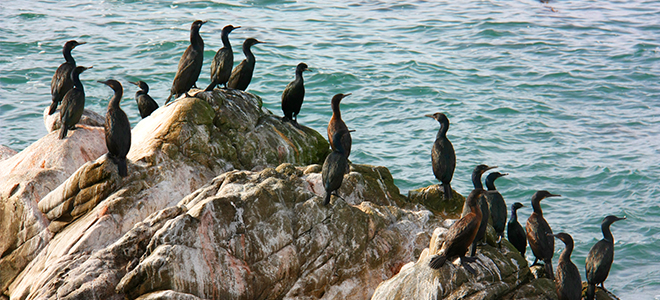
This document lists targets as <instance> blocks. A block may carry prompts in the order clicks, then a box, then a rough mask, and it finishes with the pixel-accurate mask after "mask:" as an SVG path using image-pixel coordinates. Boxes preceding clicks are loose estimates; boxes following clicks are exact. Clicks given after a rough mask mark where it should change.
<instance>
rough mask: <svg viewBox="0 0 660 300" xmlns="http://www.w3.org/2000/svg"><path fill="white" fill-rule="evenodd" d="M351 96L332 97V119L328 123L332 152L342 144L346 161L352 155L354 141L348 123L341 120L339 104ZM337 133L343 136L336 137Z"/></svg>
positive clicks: (338, 95) (339, 95)
mask: <svg viewBox="0 0 660 300" xmlns="http://www.w3.org/2000/svg"><path fill="white" fill-rule="evenodd" d="M349 95H351V94H350V93H348V94H336V95H334V96H333V97H332V101H331V102H330V104H331V106H332V117H331V118H330V122H328V141H329V142H330V147H331V148H332V150H337V147H338V145H339V143H341V147H342V149H344V152H345V155H346V159H348V157H349V156H350V155H351V145H352V143H353V140H352V139H351V133H350V131H349V130H348V127H347V126H346V123H344V120H342V119H341V111H340V110H339V103H340V102H341V100H342V99H344V98H346V97H348V96H349ZM336 133H341V135H336Z"/></svg>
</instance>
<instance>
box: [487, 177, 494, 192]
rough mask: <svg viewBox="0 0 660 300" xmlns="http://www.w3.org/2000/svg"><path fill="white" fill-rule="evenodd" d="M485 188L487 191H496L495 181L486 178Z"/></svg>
mask: <svg viewBox="0 0 660 300" xmlns="http://www.w3.org/2000/svg"><path fill="white" fill-rule="evenodd" d="M486 188H487V189H488V190H489V191H494V190H496V188H495V180H492V179H491V178H490V177H486Z"/></svg>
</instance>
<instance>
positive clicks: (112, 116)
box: [99, 79, 131, 177]
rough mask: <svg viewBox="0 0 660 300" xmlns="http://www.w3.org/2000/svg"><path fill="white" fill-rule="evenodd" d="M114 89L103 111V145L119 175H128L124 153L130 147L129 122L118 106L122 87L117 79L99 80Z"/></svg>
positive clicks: (122, 90)
mask: <svg viewBox="0 0 660 300" xmlns="http://www.w3.org/2000/svg"><path fill="white" fill-rule="evenodd" d="M99 82H100V83H103V84H105V85H107V86H109V87H110V88H112V90H113V91H114V95H113V96H112V98H111V99H110V102H109V103H108V111H107V112H106V113H105V124H104V128H105V145H106V146H107V148H108V157H109V158H110V159H111V160H112V161H113V162H114V163H115V164H116V165H117V171H118V173H119V176H121V177H126V176H127V175H128V167H127V165H126V154H128V151H129V150H130V149H131V123H130V122H129V121H128V117H126V114H125V113H124V111H123V110H122V109H121V107H119V104H120V102H121V97H122V96H123V95H124V88H123V87H122V86H121V83H119V81H117V80H114V79H110V80H106V81H99Z"/></svg>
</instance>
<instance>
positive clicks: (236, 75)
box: [227, 38, 265, 91]
mask: <svg viewBox="0 0 660 300" xmlns="http://www.w3.org/2000/svg"><path fill="white" fill-rule="evenodd" d="M260 43H265V42H262V41H259V40H257V39H254V38H249V39H246V40H245V42H243V54H245V59H244V60H243V61H241V63H240V64H238V66H236V68H234V70H233V71H231V76H230V77H229V82H228V83H227V87H228V88H230V89H237V90H242V91H245V90H246V89H247V87H248V85H250V81H252V73H253V72H254V64H255V62H256V60H255V58H254V54H252V50H251V48H252V45H256V44H260Z"/></svg>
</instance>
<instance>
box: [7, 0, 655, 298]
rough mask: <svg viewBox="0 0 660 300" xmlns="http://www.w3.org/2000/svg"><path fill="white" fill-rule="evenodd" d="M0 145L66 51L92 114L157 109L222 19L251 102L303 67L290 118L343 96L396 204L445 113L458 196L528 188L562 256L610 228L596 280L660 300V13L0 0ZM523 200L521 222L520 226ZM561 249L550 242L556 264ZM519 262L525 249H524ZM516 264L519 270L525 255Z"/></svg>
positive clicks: (33, 108) (16, 131)
mask: <svg viewBox="0 0 660 300" xmlns="http://www.w3.org/2000/svg"><path fill="white" fill-rule="evenodd" d="M0 19H1V20H2V21H1V22H0V50H1V51H0V144H2V145H6V146H8V147H10V148H12V149H14V150H17V151H20V150H22V149H24V148H25V147H27V146H28V145H30V144H31V143H33V142H34V141H36V140H38V139H39V138H41V137H42V136H44V135H45V134H46V130H45V128H44V125H43V120H42V114H43V111H44V109H45V108H46V107H47V106H48V105H49V104H50V80H51V77H52V75H53V73H54V71H55V69H56V68H57V66H59V65H60V64H61V63H62V62H63V61H64V59H63V57H62V54H61V50H62V45H63V44H64V43H65V42H66V41H67V40H70V39H76V40H78V41H85V42H87V44H85V45H82V46H79V47H77V48H76V49H75V50H74V51H73V56H74V57H75V58H76V61H77V63H78V65H83V66H90V65H93V66H94V68H93V69H92V70H89V71H87V72H85V73H83V74H82V75H81V80H82V82H83V84H84V86H85V91H86V95H87V97H86V99H87V100H86V108H88V109H91V110H94V111H96V112H98V113H100V114H104V113H105V107H106V105H107V101H108V99H109V98H110V96H111V94H112V91H111V90H110V89H109V88H108V87H107V86H104V85H103V84H100V83H97V82H96V81H97V80H105V79H109V78H113V79H117V80H119V81H121V82H122V83H123V84H124V89H125V91H124V98H125V99H124V102H123V103H122V106H123V109H124V110H125V111H126V112H127V114H128V115H129V118H130V120H131V122H132V125H133V126H135V125H136V124H137V122H139V114H138V110H137V106H136V104H135V101H134V100H133V95H134V92H135V91H136V87H135V86H133V85H130V84H128V81H134V80H143V81H145V82H147V83H148V84H149V85H150V87H151V92H150V94H151V95H152V97H154V99H156V101H157V102H158V103H159V104H160V105H162V104H163V103H164V101H165V98H166V97H167V96H168V94H169V88H170V85H171V83H172V79H173V78H174V73H175V71H176V66H177V63H178V60H179V58H180V56H181V54H182V53H183V51H184V49H185V47H186V46H187V45H188V44H189V41H188V39H189V35H188V32H189V28H190V24H191V23H192V22H193V21H194V20H196V19H202V20H209V22H208V23H206V24H205V25H204V26H203V27H202V29H201V35H202V37H203V38H204V41H205V43H206V48H205V64H204V67H203V69H202V74H201V76H200V79H199V81H198V86H200V87H205V86H206V85H207V84H208V82H209V76H210V75H209V73H210V69H209V68H210V61H211V59H212V57H213V55H214V53H215V51H217V50H218V49H219V48H220V47H221V46H222V43H221V40H220V31H221V29H222V27H224V26H225V25H227V24H232V25H234V26H241V28H240V29H238V30H235V31H234V32H233V33H232V34H231V35H230V40H231V42H232V44H233V46H234V52H235V54H234V55H235V59H236V61H237V62H238V61H239V60H241V59H243V54H242V53H241V52H240V48H241V46H240V45H241V43H242V41H243V40H244V39H245V38H248V37H255V38H257V39H259V40H263V41H266V42H267V43H266V44H259V45H257V46H255V47H253V52H254V53H255V56H256V59H257V64H256V69H255V73H254V78H253V80H252V83H251V84H250V87H249V89H248V90H249V91H250V92H252V93H254V94H257V95H259V96H261V97H262V98H263V101H264V106H265V107H266V108H267V109H269V110H270V111H272V112H273V113H275V114H278V115H281V114H282V112H281V109H280V105H279V103H280V96H281V93H282V90H283V89H284V87H285V86H286V84H287V83H288V82H290V81H291V80H293V78H294V70H295V66H296V64H298V63H299V62H305V63H307V64H308V65H309V67H310V69H312V70H313V72H310V73H305V84H306V97H305V103H304V104H303V108H302V111H301V113H300V116H299V122H300V123H301V124H304V125H306V126H309V127H311V128H314V129H315V130H317V131H319V132H321V133H323V134H324V133H325V128H326V126H327V123H328V120H329V118H330V115H331V110H330V99H331V98H332V95H334V94H336V93H352V94H353V95H352V96H350V97H348V98H346V99H344V101H343V102H342V117H343V118H344V120H345V122H346V123H347V125H348V126H349V127H350V128H351V129H355V130H356V131H355V132H353V134H352V136H353V147H352V152H351V154H352V155H351V160H352V161H353V162H354V163H361V164H374V165H382V166H386V167H388V168H389V169H390V170H391V172H392V174H393V176H394V178H395V180H396V184H397V185H398V186H399V187H400V188H401V190H402V192H404V193H405V192H407V191H408V190H410V189H415V188H418V187H423V186H428V185H430V184H434V183H437V181H436V180H435V178H434V176H433V173H432V170H431V165H430V152H431V146H432V143H433V140H434V138H435V135H436V133H437V130H438V128H439V126H438V124H437V122H435V121H433V120H432V119H430V118H425V117H424V114H430V113H435V112H444V113H445V114H447V116H448V117H449V119H450V122H451V126H450V129H449V132H448V137H449V139H450V140H451V141H452V142H453V144H454V148H455V149H456V156H457V167H456V172H455V174H454V180H453V182H452V186H453V187H454V189H456V190H457V191H458V192H460V193H462V194H465V195H467V194H468V193H469V192H470V190H471V188H472V186H471V181H470V173H471V171H472V169H473V168H474V166H476V165H477V164H481V163H484V164H488V165H497V166H499V168H498V170H499V171H500V172H507V173H509V174H510V175H509V176H507V177H505V178H502V179H499V180H498V182H497V186H498V188H499V189H500V191H501V193H502V194H503V196H504V199H505V200H506V201H507V203H508V204H509V205H510V204H511V203H513V202H522V203H524V204H526V205H528V204H529V199H530V197H531V195H532V194H533V193H534V191H536V190H542V189H546V190H549V191H551V192H553V193H557V194H561V195H562V197H561V198H551V199H547V200H544V201H543V202H542V206H543V209H544V215H545V217H546V219H547V220H548V222H549V223H550V225H551V226H552V228H553V230H554V231H555V232H562V231H563V232H567V233H569V234H571V235H572V236H573V238H574V240H575V251H574V252H573V261H574V262H575V263H576V265H578V268H579V269H580V272H581V273H582V276H583V278H584V260H585V257H586V255H587V253H588V251H589V249H590V247H591V246H592V245H593V244H594V243H595V242H596V241H598V240H599V239H601V238H602V235H601V233H600V222H601V220H602V219H603V217H605V216H606V215H609V214H614V215H617V216H624V215H625V216H627V217H628V220H626V221H621V222H618V223H615V224H614V225H613V226H612V232H613V234H614V237H615V242H616V244H615V249H616V252H615V253H616V254H615V262H614V265H613V266H612V270H611V272H610V276H609V277H608V279H607V281H606V283H605V286H606V287H607V288H608V289H609V290H610V291H612V292H614V293H615V294H617V295H618V296H620V297H621V299H660V227H659V226H658V225H659V224H660V206H659V205H658V199H659V198H660V186H659V185H658V182H659V180H660V153H658V152H659V149H660V108H659V107H660V1H658V0H649V1H551V2H550V3H548V4H542V3H539V2H537V1H531V0H523V1H475V0H467V1H422V0H419V1H366V0H363V1H301V2H296V1H275V0H272V1H236V2H220V1H175V2H167V1H148V2H142V1H84V0H67V1H23V0H18V1H2V2H0ZM530 213H531V208H529V205H528V207H527V208H526V209H522V210H521V211H520V219H522V220H525V219H526V217H527V216H528V215H529V214H530ZM561 250H563V245H562V244H561V243H559V242H558V243H557V247H556V249H555V251H556V252H557V255H556V256H555V261H556V259H557V258H558V253H559V252H561ZM529 252H531V251H528V253H529ZM528 260H530V261H531V260H532V256H531V253H530V254H528Z"/></svg>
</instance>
